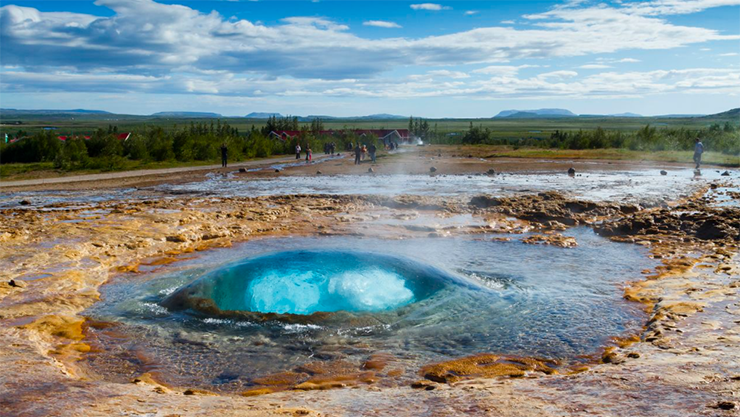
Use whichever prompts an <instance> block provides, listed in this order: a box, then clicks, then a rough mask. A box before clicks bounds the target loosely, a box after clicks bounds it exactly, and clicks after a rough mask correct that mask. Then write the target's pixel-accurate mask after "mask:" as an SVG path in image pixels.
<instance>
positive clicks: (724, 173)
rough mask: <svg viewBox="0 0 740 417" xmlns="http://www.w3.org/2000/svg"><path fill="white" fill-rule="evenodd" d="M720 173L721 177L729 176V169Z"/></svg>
mask: <svg viewBox="0 0 740 417" xmlns="http://www.w3.org/2000/svg"><path fill="white" fill-rule="evenodd" d="M720 175H722V176H723V177H729V176H730V171H725V172H723V173H721V174H720Z"/></svg>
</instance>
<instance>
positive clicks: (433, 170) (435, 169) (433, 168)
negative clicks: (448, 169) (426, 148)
mask: <svg viewBox="0 0 740 417" xmlns="http://www.w3.org/2000/svg"><path fill="white" fill-rule="evenodd" d="M429 172H437V168H435V167H431V168H429Z"/></svg>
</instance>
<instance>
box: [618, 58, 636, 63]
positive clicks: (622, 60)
mask: <svg viewBox="0 0 740 417" xmlns="http://www.w3.org/2000/svg"><path fill="white" fill-rule="evenodd" d="M616 62H628V63H635V62H641V61H640V60H639V59H635V58H622V59H620V60H617V61H616Z"/></svg>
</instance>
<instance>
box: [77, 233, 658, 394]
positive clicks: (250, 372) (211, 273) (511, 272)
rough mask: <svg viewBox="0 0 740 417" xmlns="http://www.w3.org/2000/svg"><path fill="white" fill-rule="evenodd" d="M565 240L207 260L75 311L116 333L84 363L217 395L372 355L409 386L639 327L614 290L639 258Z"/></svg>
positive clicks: (556, 354) (285, 242)
mask: <svg viewBox="0 0 740 417" xmlns="http://www.w3.org/2000/svg"><path fill="white" fill-rule="evenodd" d="M566 234H568V235H571V236H574V237H575V238H576V239H577V240H578V242H579V246H578V247H576V248H573V249H563V248H557V247H551V246H542V245H527V244H523V243H521V242H519V241H516V240H514V241H511V242H502V241H495V240H492V239H491V238H493V237H495V236H493V235H483V236H481V235H477V236H474V237H461V238H446V239H433V238H426V239H409V240H382V239H367V238H352V237H321V238H272V239H261V240H254V241H251V242H247V243H244V244H242V245H239V246H236V247H234V248H231V249H222V250H216V251H212V252H210V253H206V254H204V255H203V256H201V257H199V258H196V259H191V260H186V261H183V262H181V263H178V264H174V265H170V266H168V267H167V268H165V269H164V270H162V271H161V272H157V273H150V274H139V275H135V274H131V275H128V276H122V277H119V278H117V279H116V280H114V281H113V282H111V283H110V284H108V285H106V286H105V287H104V288H103V301H102V302H100V303H98V304H96V305H95V306H94V307H93V308H91V309H90V310H88V311H87V315H89V316H90V317H92V318H95V319H99V320H105V321H114V322H117V323H120V326H118V327H117V328H116V332H117V335H116V336H115V337H106V336H105V335H104V334H103V333H104V332H100V335H99V336H100V337H101V341H102V343H103V344H107V345H108V346H107V349H104V352H101V353H93V354H91V355H89V357H90V363H91V364H92V365H93V367H95V368H96V369H97V370H98V371H99V372H101V373H102V374H104V375H108V376H109V377H110V378H112V379H116V378H123V377H122V376H121V375H124V376H125V375H126V372H130V374H131V375H133V374H135V370H140V369H139V368H140V367H141V366H142V365H141V360H140V359H139V358H133V359H132V358H130V357H129V356H127V355H130V352H132V351H138V352H146V355H147V356H149V357H150V359H149V360H148V362H147V365H146V366H147V368H146V369H149V368H151V367H152V366H154V367H155V368H156V369H158V370H163V371H165V372H164V373H165V374H167V375H169V378H171V379H172V380H171V381H170V382H173V383H185V384H188V385H191V386H192V385H195V386H204V387H210V388H212V389H224V390H228V389H239V388H240V387H243V386H246V385H248V384H249V383H250V380H251V378H254V377H257V376H261V375H266V374H270V373H274V372H280V371H285V370H291V369H294V368H295V367H296V366H299V365H300V364H303V363H306V362H310V361H316V360H337V359H341V360H345V361H350V362H356V363H358V364H359V363H361V361H363V360H365V359H366V358H367V357H368V356H369V355H370V354H372V353H377V352H389V353H392V354H393V355H395V356H396V357H397V361H398V365H397V366H401V367H402V368H403V367H405V369H409V372H411V376H413V373H415V372H416V371H415V370H418V366H420V365H422V364H425V363H428V362H432V361H437V360H444V359H449V358H455V357H461V356H464V355H470V354H475V353H480V352H495V353H505V354H514V355H523V356H538V357H546V358H552V359H563V360H577V358H578V357H580V356H581V355H586V354H591V353H594V352H595V351H596V350H597V349H598V348H599V347H600V346H603V345H604V344H605V343H606V342H607V341H608V339H609V337H611V336H616V335H620V334H624V333H625V332H636V331H639V329H640V328H641V326H642V325H643V324H644V313H643V312H642V311H641V308H642V307H641V306H640V305H637V304H634V303H629V302H626V301H624V300H623V298H622V295H623V291H622V286H623V284H624V282H626V281H630V280H636V279H639V278H640V277H641V273H640V271H641V270H643V269H645V268H651V267H653V266H654V261H651V260H650V259H648V258H647V257H646V253H645V251H644V250H643V248H641V247H639V246H637V245H628V244H620V243H614V242H611V241H609V240H606V239H603V238H600V237H598V236H596V235H595V234H594V233H593V232H592V231H591V230H590V229H587V228H576V229H571V230H569V231H568V232H566ZM515 239H516V237H515ZM306 248H310V250H307V249H306ZM198 299H200V300H210V301H209V302H210V303H211V304H208V303H206V304H203V303H192V302H191V301H192V300H198ZM214 305H215V306H217V307H218V309H213V308H210V307H212V306H214ZM204 306H205V307H204ZM317 312H324V313H317ZM270 313H284V314H282V315H275V314H270ZM122 335H123V336H122ZM152 364H155V365H152ZM137 367H138V368H137ZM214 387H215V388H214Z"/></svg>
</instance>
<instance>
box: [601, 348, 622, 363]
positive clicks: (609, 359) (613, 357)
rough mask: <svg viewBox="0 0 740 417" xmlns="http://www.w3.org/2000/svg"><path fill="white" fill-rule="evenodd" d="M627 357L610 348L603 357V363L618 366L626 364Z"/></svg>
mask: <svg viewBox="0 0 740 417" xmlns="http://www.w3.org/2000/svg"><path fill="white" fill-rule="evenodd" d="M625 360H626V359H625V357H624V355H622V354H621V353H618V352H616V351H615V350H614V347H608V348H606V350H605V351H604V354H603V355H602V356H601V361H602V362H604V363H611V364H612V365H618V364H620V363H624V362H625Z"/></svg>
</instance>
